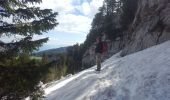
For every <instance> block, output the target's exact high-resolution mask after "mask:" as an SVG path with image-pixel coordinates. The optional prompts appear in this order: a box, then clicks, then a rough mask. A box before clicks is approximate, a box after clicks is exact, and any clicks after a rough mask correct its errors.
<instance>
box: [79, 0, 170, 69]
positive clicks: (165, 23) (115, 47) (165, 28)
mask: <svg viewBox="0 0 170 100" xmlns="http://www.w3.org/2000/svg"><path fill="white" fill-rule="evenodd" d="M123 34H124V35H123V39H117V41H112V42H111V46H110V49H109V51H108V52H109V53H108V54H107V55H106V57H103V59H105V58H107V57H110V55H112V54H114V53H117V52H119V51H122V52H121V56H125V55H128V54H130V53H134V52H137V51H140V50H143V49H146V48H148V47H151V46H153V45H157V44H160V43H163V42H165V41H167V40H170V0H139V1H138V8H137V11H136V14H135V18H134V20H133V23H132V24H131V25H130V26H129V30H127V31H125V32H124V33H123ZM90 48H91V47H90ZM90 48H89V50H87V52H86V54H85V56H84V59H83V61H82V62H83V64H84V65H88V66H89V67H90V66H92V65H94V64H95V55H94V54H93V53H90V52H91V50H90ZM103 56H105V55H103Z"/></svg>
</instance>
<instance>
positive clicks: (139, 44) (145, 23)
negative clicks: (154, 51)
mask: <svg viewBox="0 0 170 100" xmlns="http://www.w3.org/2000/svg"><path fill="white" fill-rule="evenodd" d="M131 28H132V29H133V32H132V36H131V40H129V41H128V42H126V43H125V47H124V49H123V50H122V53H121V55H122V56H125V55H127V54H130V53H134V52H137V51H140V50H143V49H145V48H148V47H150V46H153V45H156V44H160V43H162V42H164V41H167V40H169V39H170V0H139V4H138V10H137V12H136V16H135V19H134V21H133V23H132V26H131Z"/></svg>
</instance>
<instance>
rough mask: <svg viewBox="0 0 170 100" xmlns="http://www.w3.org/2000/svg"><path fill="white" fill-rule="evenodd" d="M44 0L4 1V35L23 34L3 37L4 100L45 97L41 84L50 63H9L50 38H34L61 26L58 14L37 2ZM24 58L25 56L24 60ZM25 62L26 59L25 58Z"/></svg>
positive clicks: (0, 5) (0, 73) (0, 11)
mask: <svg viewBox="0 0 170 100" xmlns="http://www.w3.org/2000/svg"><path fill="white" fill-rule="evenodd" d="M41 2H42V0H0V37H2V36H8V37H9V38H11V37H17V36H19V37H22V38H19V39H15V38H14V39H13V40H12V41H11V42H8V43H5V42H4V41H2V40H0V82H1V83H0V99H2V100H21V99H23V98H25V97H27V96H30V97H32V99H33V100H35V99H37V98H38V97H40V96H42V93H43V91H41V87H40V86H38V83H39V82H40V80H41V77H42V75H44V74H45V73H46V71H47V68H48V67H47V66H39V65H37V64H32V63H31V62H29V61H28V62H27V61H26V64H22V63H21V64H20V63H16V64H13V63H12V64H5V63H4V62H11V61H10V60H12V59H15V58H17V57H18V55H20V54H24V53H28V54H29V53H31V52H32V51H33V50H36V49H38V48H39V47H40V46H41V45H42V44H43V43H45V42H47V40H48V38H43V39H39V40H33V36H34V35H42V34H43V33H44V32H47V31H49V30H51V29H53V28H55V26H57V24H58V23H57V20H56V19H55V18H56V16H57V15H58V13H57V12H53V11H52V10H51V9H41V8H40V7H36V6H35V5H37V4H39V3H41ZM22 60H23V59H22ZM24 62H25V61H24Z"/></svg>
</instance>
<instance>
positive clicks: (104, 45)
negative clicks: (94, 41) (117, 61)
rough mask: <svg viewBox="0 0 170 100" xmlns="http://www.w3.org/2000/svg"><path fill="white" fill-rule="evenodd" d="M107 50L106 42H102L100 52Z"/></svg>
mask: <svg viewBox="0 0 170 100" xmlns="http://www.w3.org/2000/svg"><path fill="white" fill-rule="evenodd" d="M107 50H108V46H107V42H102V53H103V52H107Z"/></svg>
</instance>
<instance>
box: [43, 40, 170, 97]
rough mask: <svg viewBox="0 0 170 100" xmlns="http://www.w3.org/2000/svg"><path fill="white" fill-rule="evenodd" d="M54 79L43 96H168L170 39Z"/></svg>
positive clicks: (169, 85) (169, 94)
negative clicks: (100, 65) (97, 69)
mask: <svg viewBox="0 0 170 100" xmlns="http://www.w3.org/2000/svg"><path fill="white" fill-rule="evenodd" d="M95 68H96V66H94V67H92V68H89V69H87V70H84V71H82V72H80V73H78V74H76V75H72V76H70V77H68V78H66V79H63V80H61V81H57V82H56V83H54V84H53V85H51V86H50V87H48V88H46V89H45V93H46V95H45V96H46V98H45V100H170V41H168V42H165V43H163V44H161V45H157V46H153V47H151V48H148V49H146V50H143V51H140V52H137V53H134V54H131V55H128V56H126V57H122V58H121V57H119V53H118V54H116V55H114V56H112V57H111V58H109V59H107V60H106V61H105V62H103V63H102V71H101V72H100V73H99V72H96V71H94V70H95Z"/></svg>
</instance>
